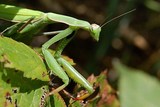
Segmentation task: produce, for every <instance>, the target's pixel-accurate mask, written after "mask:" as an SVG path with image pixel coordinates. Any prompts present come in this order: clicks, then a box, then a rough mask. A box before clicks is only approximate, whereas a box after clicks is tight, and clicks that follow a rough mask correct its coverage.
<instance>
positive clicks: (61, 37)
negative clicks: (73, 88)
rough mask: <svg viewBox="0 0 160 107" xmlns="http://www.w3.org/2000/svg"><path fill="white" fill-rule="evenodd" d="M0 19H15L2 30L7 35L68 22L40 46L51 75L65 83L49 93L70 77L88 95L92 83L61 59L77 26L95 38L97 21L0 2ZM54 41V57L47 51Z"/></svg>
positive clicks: (31, 32) (24, 34) (98, 28)
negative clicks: (92, 21)
mask: <svg viewBox="0 0 160 107" xmlns="http://www.w3.org/2000/svg"><path fill="white" fill-rule="evenodd" d="M134 10H135V9H133V10H131V11H129V12H126V13H125V14H128V13H130V12H132V11H134ZM125 14H122V15H120V16H118V17H121V16H123V15H125ZM118 17H116V18H118ZM0 19H4V20H8V21H11V22H18V23H17V24H15V25H13V26H11V27H9V28H7V29H6V30H4V31H3V32H2V33H4V32H7V35H11V36H12V35H14V37H15V38H22V37H27V36H32V35H35V34H37V33H38V32H39V31H41V29H43V28H44V27H45V26H46V25H48V24H52V23H64V24H66V25H68V28H67V29H65V30H62V31H60V32H59V33H58V34H57V35H55V36H54V37H52V38H51V39H50V40H48V41H47V42H46V43H44V44H43V45H42V53H43V56H44V59H45V61H46V64H47V66H48V68H49V69H50V70H51V71H52V72H53V74H54V75H56V76H58V77H59V78H60V79H62V81H63V83H64V84H62V85H61V86H59V87H58V88H56V89H55V90H53V91H51V92H49V93H48V96H49V95H52V94H54V93H56V92H59V91H61V90H62V89H64V88H65V87H66V86H67V85H68V84H69V78H71V79H73V80H74V81H75V82H76V83H78V84H80V85H81V86H82V87H84V88H85V89H86V90H87V91H88V92H89V94H91V93H93V92H94V88H93V86H92V84H90V83H89V82H88V81H87V80H86V79H85V78H84V77H83V76H82V75H81V74H80V73H79V72H78V71H77V70H76V69H75V68H74V67H72V66H71V65H70V64H69V62H68V61H66V60H65V59H64V58H62V57H61V53H62V51H63V49H64V48H65V47H66V45H67V44H68V43H69V42H70V41H71V39H72V38H73V37H74V36H75V34H76V31H77V30H78V29H84V30H86V31H88V32H90V35H91V36H92V38H93V39H95V40H96V41H98V40H99V36H100V32H101V27H102V26H99V25H97V24H90V23H89V22H87V21H84V20H79V19H76V18H73V17H69V16H65V15H60V14H55V13H51V12H49V13H44V12H41V11H36V10H31V9H25V8H21V7H16V6H11V5H5V4H0ZM114 19H115V18H113V19H111V20H110V21H112V20H114ZM110 21H108V22H110ZM105 24H106V23H105ZM56 42H59V45H58V47H57V48H56V51H55V54H54V56H53V55H52V54H51V53H50V52H49V51H48V48H49V47H50V46H51V45H52V44H54V43H56Z"/></svg>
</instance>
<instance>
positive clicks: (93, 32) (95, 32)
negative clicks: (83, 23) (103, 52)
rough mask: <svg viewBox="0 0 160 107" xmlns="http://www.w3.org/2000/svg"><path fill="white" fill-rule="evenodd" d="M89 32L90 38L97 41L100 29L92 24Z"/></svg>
mask: <svg viewBox="0 0 160 107" xmlns="http://www.w3.org/2000/svg"><path fill="white" fill-rule="evenodd" d="M90 30H91V36H92V37H93V39H95V40H96V41H98V40H99V35H100V32H101V27H100V26H99V25H97V24H92V25H91V29H90Z"/></svg>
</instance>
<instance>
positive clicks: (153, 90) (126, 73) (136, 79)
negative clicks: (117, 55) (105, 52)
mask: <svg viewBox="0 0 160 107" xmlns="http://www.w3.org/2000/svg"><path fill="white" fill-rule="evenodd" d="M114 67H115V70H116V71H118V72H119V73H120V80H119V90H120V101H121V107H159V106H160V82H159V81H158V80H157V79H156V78H154V77H151V76H149V75H147V74H145V73H144V72H142V71H140V70H134V69H131V68H128V67H125V66H124V65H122V64H120V63H119V62H117V61H116V62H115V63H114Z"/></svg>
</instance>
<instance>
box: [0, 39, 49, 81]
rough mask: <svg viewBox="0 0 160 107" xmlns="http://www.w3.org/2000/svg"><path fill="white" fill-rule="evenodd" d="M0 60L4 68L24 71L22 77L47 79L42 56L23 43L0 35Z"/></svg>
mask: <svg viewBox="0 0 160 107" xmlns="http://www.w3.org/2000/svg"><path fill="white" fill-rule="evenodd" d="M0 62H3V63H4V67H6V68H14V69H16V70H19V71H22V72H24V77H27V78H32V79H36V78H37V79H39V80H42V81H49V78H48V75H47V70H46V67H45V64H44V63H43V60H42V58H41V57H40V56H39V55H38V53H36V52H35V51H34V50H32V49H31V48H30V47H28V46H27V45H25V44H23V43H20V42H16V41H14V40H12V39H10V38H6V37H0Z"/></svg>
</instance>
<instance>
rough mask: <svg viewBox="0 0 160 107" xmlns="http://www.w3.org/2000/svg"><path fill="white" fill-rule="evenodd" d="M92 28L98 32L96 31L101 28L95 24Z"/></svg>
mask: <svg viewBox="0 0 160 107" xmlns="http://www.w3.org/2000/svg"><path fill="white" fill-rule="evenodd" d="M91 26H92V30H96V29H98V28H100V26H99V25H97V24H95V23H93V24H91Z"/></svg>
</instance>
